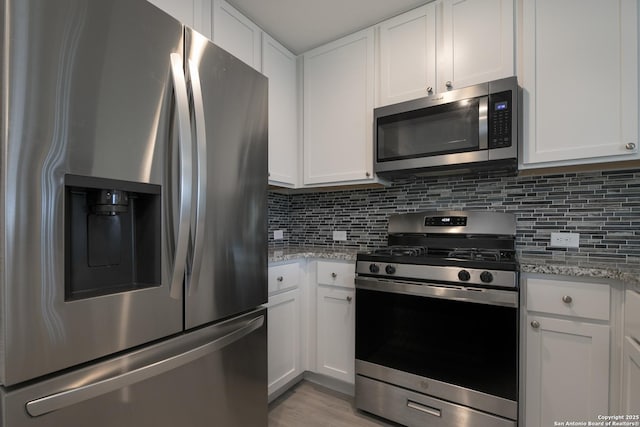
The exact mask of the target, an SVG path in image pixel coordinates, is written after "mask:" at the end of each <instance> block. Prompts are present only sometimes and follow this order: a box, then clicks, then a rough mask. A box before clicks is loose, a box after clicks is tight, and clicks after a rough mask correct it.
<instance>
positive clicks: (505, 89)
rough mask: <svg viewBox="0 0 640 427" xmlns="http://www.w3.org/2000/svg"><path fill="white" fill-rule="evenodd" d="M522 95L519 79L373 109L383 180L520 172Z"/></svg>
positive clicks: (377, 159) (377, 163)
mask: <svg viewBox="0 0 640 427" xmlns="http://www.w3.org/2000/svg"><path fill="white" fill-rule="evenodd" d="M521 105H522V94H521V89H520V88H519V87H518V82H517V80H516V77H508V78H504V79H500V80H495V81H491V82H487V83H482V84H478V85H475V86H469V87H465V88H461V89H457V90H452V91H448V92H445V93H437V94H434V95H431V96H427V97H425V98H420V99H415V100H411V101H406V102H402V103H399V104H394V105H388V106H384V107H380V108H376V109H375V110H374V138H375V140H374V142H375V160H374V164H375V172H376V173H377V174H378V175H380V176H383V177H384V176H389V177H393V176H396V175H435V174H449V173H464V172H481V171H488V172H500V173H504V172H513V173H515V172H517V168H518V141H519V135H520V133H521V128H522V126H521V110H522V108H521Z"/></svg>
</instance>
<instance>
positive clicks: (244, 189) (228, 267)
mask: <svg viewBox="0 0 640 427" xmlns="http://www.w3.org/2000/svg"><path fill="white" fill-rule="evenodd" d="M185 39H186V44H185V56H186V58H187V60H186V63H185V69H186V74H187V79H188V80H189V87H190V88H191V95H192V97H191V101H192V108H193V115H194V117H195V120H194V123H195V126H194V127H195V129H194V132H193V134H194V138H195V142H194V147H195V148H194V149H195V151H196V153H195V156H194V159H197V160H194V169H195V170H196V172H195V173H194V194H197V197H196V198H195V200H196V204H195V206H194V207H193V212H194V214H193V220H192V224H193V227H194V228H193V229H192V236H193V239H192V248H193V250H192V253H193V263H192V266H193V268H192V269H191V270H190V271H189V275H188V277H187V280H186V289H187V291H186V296H185V298H186V304H185V306H186V309H185V310H186V312H185V324H186V327H187V328H191V327H194V326H198V325H201V324H205V323H207V322H211V321H215V320H218V319H222V318H225V317H228V316H232V315H234V314H236V313H240V312H243V311H246V310H248V309H250V308H252V307H256V306H258V305H260V304H262V303H266V302H267V241H266V239H267V174H268V172H267V79H266V77H264V76H263V75H262V74H260V73H258V72H256V71H255V70H253V69H252V68H251V67H249V66H247V65H246V64H245V63H243V62H242V61H240V60H239V59H237V58H235V57H233V56H232V55H230V54H229V53H227V52H226V51H224V50H222V49H220V48H218V47H217V46H215V45H213V44H212V43H211V42H210V41H209V40H208V39H206V38H205V37H204V36H202V35H200V34H198V33H197V32H195V31H193V30H191V29H189V28H187V29H186V31H185Z"/></svg>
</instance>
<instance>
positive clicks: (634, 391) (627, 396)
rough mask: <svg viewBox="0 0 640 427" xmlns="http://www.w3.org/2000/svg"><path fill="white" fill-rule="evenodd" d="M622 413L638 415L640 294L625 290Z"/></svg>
mask: <svg viewBox="0 0 640 427" xmlns="http://www.w3.org/2000/svg"><path fill="white" fill-rule="evenodd" d="M622 354H623V358H624V361H623V368H622V369H623V371H622V412H623V413H624V414H630V415H631V414H634V415H638V414H640V293H638V292H636V291H633V290H627V292H626V296H625V337H624V344H623V348H622ZM636 421H638V420H636Z"/></svg>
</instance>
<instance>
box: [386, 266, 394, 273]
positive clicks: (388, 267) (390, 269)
mask: <svg viewBox="0 0 640 427" xmlns="http://www.w3.org/2000/svg"><path fill="white" fill-rule="evenodd" d="M384 271H386V272H387V274H394V273H395V272H396V268H395V267H394V266H393V265H387V266H386V267H385V268H384Z"/></svg>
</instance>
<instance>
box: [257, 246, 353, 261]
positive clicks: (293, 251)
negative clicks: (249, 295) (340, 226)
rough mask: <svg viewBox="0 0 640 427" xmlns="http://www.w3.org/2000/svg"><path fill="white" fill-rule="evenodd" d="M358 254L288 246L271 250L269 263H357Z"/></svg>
mask: <svg viewBox="0 0 640 427" xmlns="http://www.w3.org/2000/svg"><path fill="white" fill-rule="evenodd" d="M358 252H359V250H358V249H344V248H327V247H319V246H287V247H283V248H269V263H270V264H271V263H276V262H283V261H291V260H295V259H300V258H305V259H306V258H320V259H333V260H339V261H355V260H356V255H357V253H358Z"/></svg>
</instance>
